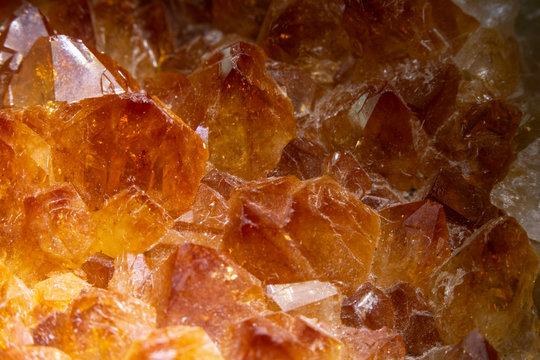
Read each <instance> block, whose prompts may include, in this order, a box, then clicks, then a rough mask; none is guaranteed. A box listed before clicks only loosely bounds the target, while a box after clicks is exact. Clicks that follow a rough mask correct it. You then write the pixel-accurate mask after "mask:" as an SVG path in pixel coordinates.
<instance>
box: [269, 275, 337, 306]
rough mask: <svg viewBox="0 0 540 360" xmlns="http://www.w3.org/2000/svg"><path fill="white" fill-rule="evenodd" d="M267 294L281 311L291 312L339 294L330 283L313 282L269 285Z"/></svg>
mask: <svg viewBox="0 0 540 360" xmlns="http://www.w3.org/2000/svg"><path fill="white" fill-rule="evenodd" d="M266 293H267V295H268V296H269V297H270V298H271V299H272V300H274V302H275V303H276V304H278V305H279V307H280V308H281V310H283V311H291V310H294V309H298V308H299V307H302V306H305V305H309V304H312V303H314V302H317V301H321V300H323V299H326V298H328V297H330V296H334V295H336V294H337V293H338V292H337V290H336V288H335V287H334V286H333V285H332V284H330V283H329V282H321V281H317V280H313V281H304V282H299V283H292V284H278V285H268V286H267V287H266Z"/></svg>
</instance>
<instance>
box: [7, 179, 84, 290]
mask: <svg viewBox="0 0 540 360" xmlns="http://www.w3.org/2000/svg"><path fill="white" fill-rule="evenodd" d="M22 215H23V217H22V219H23V220H22V222H21V224H17V223H16V222H13V221H10V222H11V223H12V228H13V232H12V234H11V236H12V237H13V238H12V241H11V244H10V245H11V246H10V247H9V248H8V249H7V253H8V255H9V258H8V259H6V262H7V264H8V266H9V267H10V268H11V269H13V271H14V272H15V273H16V274H17V275H18V276H19V277H20V278H21V279H22V280H24V281H25V282H26V283H28V284H34V283H36V282H37V281H40V280H44V279H46V278H47V277H48V276H49V273H50V272H53V271H58V270H61V269H66V268H75V267H76V266H78V265H80V264H82V263H83V262H84V260H85V259H86V257H88V256H89V255H90V254H92V253H93V252H94V251H95V250H94V246H95V229H94V226H93V223H92V219H91V216H90V213H89V211H88V209H87V208H86V206H85V204H84V202H83V201H82V199H81V198H80V196H79V194H78V193H77V192H76V191H75V189H74V188H73V186H71V185H68V184H61V185H58V186H55V187H53V188H51V189H49V190H45V191H43V192H39V193H36V194H35V195H34V196H30V197H27V198H26V199H24V207H23V211H22ZM19 226H20V228H18V227H19Z"/></svg>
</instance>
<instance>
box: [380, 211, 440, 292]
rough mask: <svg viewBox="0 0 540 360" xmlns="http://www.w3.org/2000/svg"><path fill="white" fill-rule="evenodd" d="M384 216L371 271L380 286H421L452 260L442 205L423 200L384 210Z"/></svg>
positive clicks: (381, 213)
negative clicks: (448, 260) (403, 284)
mask: <svg viewBox="0 0 540 360" xmlns="http://www.w3.org/2000/svg"><path fill="white" fill-rule="evenodd" d="M380 215H381V218H382V222H381V237H380V239H379V243H378V244H377V249H376V251H375V255H374V259H373V264H372V268H371V272H372V274H373V275H374V277H375V279H376V284H377V285H379V286H382V287H389V286H391V285H392V284H393V283H395V282H396V281H405V282H409V283H410V284H411V285H414V286H419V285H420V284H423V283H425V282H426V280H427V279H428V277H429V275H430V274H431V272H432V271H433V270H435V269H436V268H437V267H439V266H440V265H441V264H442V263H443V262H444V261H446V259H448V258H449V257H450V246H449V244H448V239H449V233H448V227H447V225H446V217H445V215H444V210H443V207H442V205H440V204H438V203H436V202H433V201H429V200H423V201H420V202H413V203H408V204H405V205H397V206H393V207H390V208H387V209H384V210H382V211H381V212H380Z"/></svg>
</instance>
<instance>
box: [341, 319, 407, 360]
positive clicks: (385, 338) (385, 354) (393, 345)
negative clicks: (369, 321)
mask: <svg viewBox="0 0 540 360" xmlns="http://www.w3.org/2000/svg"><path fill="white" fill-rule="evenodd" d="M336 332H337V333H338V338H339V339H340V340H341V341H342V342H343V344H344V347H345V354H346V356H345V359H347V360H383V359H387V360H398V359H404V358H405V354H406V352H405V346H404V344H403V340H402V338H401V336H400V335H398V334H396V333H394V332H392V331H391V330H389V329H388V328H385V327H383V328H381V329H379V330H370V329H366V328H363V329H357V328H353V327H347V326H341V327H340V328H339V329H337V331H336Z"/></svg>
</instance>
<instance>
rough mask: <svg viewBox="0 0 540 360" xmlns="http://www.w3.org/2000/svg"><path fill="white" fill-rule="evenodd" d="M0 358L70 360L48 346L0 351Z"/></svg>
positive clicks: (10, 359) (12, 359)
mask: <svg viewBox="0 0 540 360" xmlns="http://www.w3.org/2000/svg"><path fill="white" fill-rule="evenodd" d="M0 357H1V358H2V359H5V360H71V357H69V356H68V355H66V353H64V352H62V351H60V350H58V349H56V348H53V347H48V346H24V347H13V348H10V349H9V350H6V351H1V350H0Z"/></svg>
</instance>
